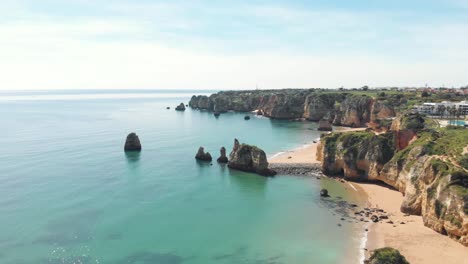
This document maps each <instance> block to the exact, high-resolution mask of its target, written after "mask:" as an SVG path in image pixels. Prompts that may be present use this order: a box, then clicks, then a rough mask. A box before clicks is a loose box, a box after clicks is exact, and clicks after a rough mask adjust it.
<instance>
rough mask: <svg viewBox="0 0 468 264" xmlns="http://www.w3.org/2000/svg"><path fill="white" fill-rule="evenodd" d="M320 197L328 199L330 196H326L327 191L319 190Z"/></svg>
mask: <svg viewBox="0 0 468 264" xmlns="http://www.w3.org/2000/svg"><path fill="white" fill-rule="evenodd" d="M320 196H322V197H328V196H330V195H328V190H327V189H322V190H320Z"/></svg>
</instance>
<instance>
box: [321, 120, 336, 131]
mask: <svg viewBox="0 0 468 264" xmlns="http://www.w3.org/2000/svg"><path fill="white" fill-rule="evenodd" d="M318 130H319V131H332V130H333V127H332V125H331V123H330V121H328V119H321V120H320V121H319V128H318Z"/></svg>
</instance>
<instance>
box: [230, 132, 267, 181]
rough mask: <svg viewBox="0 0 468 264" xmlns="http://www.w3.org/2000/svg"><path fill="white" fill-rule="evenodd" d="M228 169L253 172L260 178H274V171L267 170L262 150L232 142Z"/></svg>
mask: <svg viewBox="0 0 468 264" xmlns="http://www.w3.org/2000/svg"><path fill="white" fill-rule="evenodd" d="M228 166H229V168H231V169H236V170H241V171H247V172H254V173H257V174H260V175H262V176H274V175H275V174H276V172H275V171H273V170H271V169H269V168H268V161H267V158H266V154H265V152H264V151H263V150H261V149H260V148H258V147H256V146H252V145H247V144H240V143H239V141H238V140H237V139H235V140H234V147H233V149H232V152H231V154H230V155H229V163H228Z"/></svg>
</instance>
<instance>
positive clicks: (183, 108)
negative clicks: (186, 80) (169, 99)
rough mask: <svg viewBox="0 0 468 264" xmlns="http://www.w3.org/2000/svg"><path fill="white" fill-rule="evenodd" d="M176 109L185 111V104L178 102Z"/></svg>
mask: <svg viewBox="0 0 468 264" xmlns="http://www.w3.org/2000/svg"><path fill="white" fill-rule="evenodd" d="M175 110H176V111H185V105H184V103H180V104H179V105H178V106H177V107H176V108H175Z"/></svg>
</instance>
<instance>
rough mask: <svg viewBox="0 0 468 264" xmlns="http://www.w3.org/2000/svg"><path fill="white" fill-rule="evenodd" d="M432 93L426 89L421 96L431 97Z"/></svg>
mask: <svg viewBox="0 0 468 264" xmlns="http://www.w3.org/2000/svg"><path fill="white" fill-rule="evenodd" d="M429 96H430V94H429V93H428V92H426V91H424V92H422V94H421V97H429Z"/></svg>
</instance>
